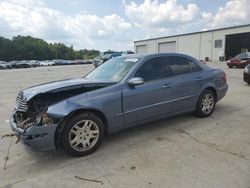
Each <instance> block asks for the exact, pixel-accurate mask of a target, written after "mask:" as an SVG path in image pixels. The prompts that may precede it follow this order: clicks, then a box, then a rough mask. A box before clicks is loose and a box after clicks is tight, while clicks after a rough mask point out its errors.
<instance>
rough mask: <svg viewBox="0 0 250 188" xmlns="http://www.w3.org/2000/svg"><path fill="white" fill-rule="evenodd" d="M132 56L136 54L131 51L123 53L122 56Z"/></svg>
mask: <svg viewBox="0 0 250 188" xmlns="http://www.w3.org/2000/svg"><path fill="white" fill-rule="evenodd" d="M130 54H135V53H134V52H133V51H131V50H127V51H125V52H122V55H130Z"/></svg>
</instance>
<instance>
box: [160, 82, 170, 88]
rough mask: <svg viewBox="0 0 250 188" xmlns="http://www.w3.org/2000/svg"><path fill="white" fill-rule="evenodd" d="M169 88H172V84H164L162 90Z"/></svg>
mask: <svg viewBox="0 0 250 188" xmlns="http://www.w3.org/2000/svg"><path fill="white" fill-rule="evenodd" d="M170 87H172V84H170V83H168V84H164V85H163V86H162V88H163V89H165V88H170Z"/></svg>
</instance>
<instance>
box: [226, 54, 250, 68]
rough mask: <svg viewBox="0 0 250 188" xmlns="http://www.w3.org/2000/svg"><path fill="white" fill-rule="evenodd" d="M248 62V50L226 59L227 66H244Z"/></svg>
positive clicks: (249, 57)
mask: <svg viewBox="0 0 250 188" xmlns="http://www.w3.org/2000/svg"><path fill="white" fill-rule="evenodd" d="M248 64H250V52H243V53H240V54H239V55H237V56H235V57H234V58H232V59H230V60H228V61H227V66H228V67H229V68H245V67H246V66H247V65H248Z"/></svg>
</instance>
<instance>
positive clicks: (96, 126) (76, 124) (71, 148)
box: [61, 113, 104, 156]
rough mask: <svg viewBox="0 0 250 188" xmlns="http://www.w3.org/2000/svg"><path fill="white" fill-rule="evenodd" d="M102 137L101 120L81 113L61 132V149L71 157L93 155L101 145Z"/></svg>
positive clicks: (102, 126)
mask: <svg viewBox="0 0 250 188" xmlns="http://www.w3.org/2000/svg"><path fill="white" fill-rule="evenodd" d="M103 136H104V125H103V122H102V120H101V119H100V118H99V117H98V116H96V115H94V114H92V113H83V114H78V115H76V116H74V117H73V118H72V119H70V120H69V121H68V122H67V124H66V125H65V128H64V130H63V132H62V136H61V143H62V147H63V149H64V150H65V151H66V152H67V153H69V154H70V155H72V156H84V155H88V154H90V153H93V152H94V151H95V150H96V149H97V148H98V146H99V145H100V144H101V142H102V139H103Z"/></svg>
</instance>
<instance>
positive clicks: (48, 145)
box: [10, 53, 228, 156]
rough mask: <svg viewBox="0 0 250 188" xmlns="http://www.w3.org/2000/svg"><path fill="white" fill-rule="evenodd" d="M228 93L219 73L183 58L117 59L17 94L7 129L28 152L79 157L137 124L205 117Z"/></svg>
mask: <svg viewBox="0 0 250 188" xmlns="http://www.w3.org/2000/svg"><path fill="white" fill-rule="evenodd" d="M227 89H228V85H227V81H226V75H225V73H224V71H222V70H220V69H215V68H210V67H209V66H207V65H205V64H203V63H200V61H198V60H196V59H194V58H193V57H190V56H187V55H183V54H175V53H171V54H167V53H166V54H151V55H132V56H131V55H130V56H121V57H116V58H112V59H110V60H108V61H107V62H105V63H104V64H102V65H101V66H99V67H97V68H96V69H94V70H93V71H92V72H90V73H89V74H88V75H86V76H85V77H80V78H75V79H68V80H62V81H57V82H50V83H46V84H42V85H38V86H34V87H30V88H27V89H25V90H23V91H21V92H20V93H19V94H18V95H17V98H16V104H15V109H14V110H13V114H12V115H11V118H10V124H11V127H12V130H13V131H14V132H15V133H16V134H17V135H18V137H19V138H20V139H21V141H22V142H23V143H24V144H25V145H26V146H27V147H28V148H30V149H33V150H37V151H46V150H51V149H55V148H57V147H59V146H62V148H63V149H64V150H65V151H66V152H68V153H69V154H71V155H73V156H83V155H87V154H90V153H92V152H94V151H95V150H96V149H97V147H98V146H99V145H100V144H101V142H102V140H103V137H104V136H105V135H109V134H112V133H115V132H118V131H121V130H124V129H126V128H129V127H133V126H136V125H138V124H143V123H146V122H150V121H152V120H157V119H160V118H164V117H170V116H173V115H177V114H182V113H187V112H195V113H196V114H197V115H198V116H200V117H208V116H210V115H211V114H212V113H213V111H214V109H215V105H216V103H217V102H218V101H220V100H221V99H222V98H223V97H224V96H225V95H226V92H227Z"/></svg>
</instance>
